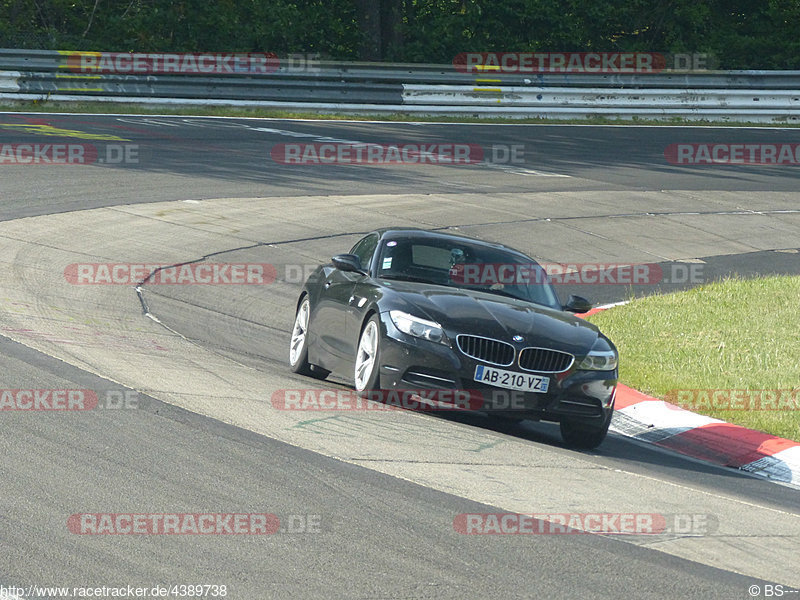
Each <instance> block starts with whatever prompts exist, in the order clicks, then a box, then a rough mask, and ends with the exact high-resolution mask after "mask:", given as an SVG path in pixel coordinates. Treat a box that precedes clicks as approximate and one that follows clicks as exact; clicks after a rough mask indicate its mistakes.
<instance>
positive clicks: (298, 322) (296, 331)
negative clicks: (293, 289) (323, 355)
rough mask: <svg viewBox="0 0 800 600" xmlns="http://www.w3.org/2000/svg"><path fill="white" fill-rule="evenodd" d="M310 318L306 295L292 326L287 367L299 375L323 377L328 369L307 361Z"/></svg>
mask: <svg viewBox="0 0 800 600" xmlns="http://www.w3.org/2000/svg"><path fill="white" fill-rule="evenodd" d="M310 319H311V303H310V302H309V301H308V296H306V297H305V298H303V301H302V302H301V303H300V306H299V307H298V309H297V315H295V318H294V327H292V341H291V342H290V343H289V368H290V369H291V370H292V371H293V372H295V373H299V374H300V375H308V376H310V377H314V378H316V379H325V378H326V377H327V376H328V375H329V374H330V371H326V370H325V369H321V368H319V367H317V366H314V365H312V364H311V363H309V362H308V323H309V320H310Z"/></svg>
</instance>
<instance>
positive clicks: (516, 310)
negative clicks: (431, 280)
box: [384, 281, 600, 355]
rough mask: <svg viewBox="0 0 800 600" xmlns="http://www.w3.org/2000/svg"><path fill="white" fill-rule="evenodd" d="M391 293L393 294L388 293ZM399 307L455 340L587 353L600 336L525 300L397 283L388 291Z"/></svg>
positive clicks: (572, 318)
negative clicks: (465, 337)
mask: <svg viewBox="0 0 800 600" xmlns="http://www.w3.org/2000/svg"><path fill="white" fill-rule="evenodd" d="M387 288H388V289H387ZM384 290H385V292H387V295H388V296H391V297H393V299H394V302H390V303H388V304H389V306H387V307H386V309H387V310H391V309H394V308H397V309H399V310H403V311H405V312H408V313H410V314H413V315H416V316H419V317H422V318H427V319H430V320H433V321H436V322H437V323H439V324H440V325H442V326H443V327H444V329H445V332H446V333H447V334H448V335H449V336H452V335H457V334H462V333H463V334H472V335H479V336H484V337H490V338H495V339H501V340H503V341H506V342H509V343H512V342H513V340H512V338H513V336H514V335H521V336H522V337H523V338H524V341H523V342H522V344H524V345H525V346H541V347H546V348H552V349H558V350H563V351H565V352H570V353H571V354H577V355H580V354H586V353H587V352H588V351H589V350H590V349H591V347H592V345H593V344H594V342H595V341H596V340H597V338H598V336H600V332H599V330H598V329H597V327H596V326H594V325H592V324H591V323H588V322H586V321H585V320H583V319H581V318H579V317H576V316H574V315H572V314H570V313H566V312H563V311H560V310H556V309H552V308H547V307H545V306H540V305H538V304H533V303H531V302H525V301H524V300H515V299H513V298H509V297H506V296H500V295H498V294H490V293H485V292H478V291H472V290H464V289H456V288H444V287H441V286H431V285H426V284H419V283H411V282H399V281H392V282H391V284H390V285H387V286H385V287H384Z"/></svg>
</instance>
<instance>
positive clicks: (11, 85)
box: [0, 49, 800, 123]
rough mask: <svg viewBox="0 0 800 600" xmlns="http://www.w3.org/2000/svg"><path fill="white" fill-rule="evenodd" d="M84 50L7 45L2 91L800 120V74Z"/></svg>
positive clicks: (73, 97) (397, 108)
mask: <svg viewBox="0 0 800 600" xmlns="http://www.w3.org/2000/svg"><path fill="white" fill-rule="evenodd" d="M70 54H72V55H73V58H74V56H75V55H76V54H79V53H67V52H57V51H48V50H14V49H0V98H1V99H4V100H46V99H49V100H54V101H67V102H71V101H88V100H94V101H102V102H127V103H148V104H173V105H175V104H182V105H229V106H254V107H258V106H262V107H270V108H284V109H289V110H303V109H307V110H315V111H316V110H323V111H325V110H327V111H332V112H361V113H363V112H367V113H387V112H401V113H411V114H449V115H460V116H465V115H466V116H469V115H484V116H491V115H494V116H516V117H526V116H530V117H543V118H581V117H591V116H605V117H609V118H635V117H643V118H648V119H650V118H672V117H678V118H685V119H704V120H712V121H755V122H776V123H779V122H783V123H785V122H800V71H700V72H677V71H662V72H659V73H522V74H520V73H497V72H487V73H484V74H475V73H466V72H461V71H459V70H458V69H456V68H455V67H454V66H453V65H423V64H390V63H342V62H320V63H317V64H315V65H314V68H311V69H307V68H306V69H292V68H291V66H287V65H286V64H281V65H280V66H277V67H276V69H275V70H274V71H273V72H268V73H251V72H248V73H219V74H208V75H202V74H178V73H174V74H168V75H165V74H136V75H134V74H120V73H93V72H80V71H76V70H75V69H71V68H70V65H69V64H68V59H69V56H70Z"/></svg>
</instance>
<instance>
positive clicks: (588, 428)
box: [560, 410, 614, 450]
mask: <svg viewBox="0 0 800 600" xmlns="http://www.w3.org/2000/svg"><path fill="white" fill-rule="evenodd" d="M613 414H614V411H613V410H610V411H608V415H606V416H605V417H604V418H603V421H602V422H601V423H599V424H597V425H594V426H592V425H588V424H586V423H585V422H581V421H571V420H570V419H563V420H562V421H561V423H560V425H561V438H562V439H563V440H564V443H566V444H567V445H568V446H571V447H573V448H577V449H579V450H594V449H595V448H597V447H598V446H599V445H600V444H602V443H603V440H605V439H606V435H607V434H608V427H609V425H611V417H612V416H613Z"/></svg>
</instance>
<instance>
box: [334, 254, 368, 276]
mask: <svg viewBox="0 0 800 600" xmlns="http://www.w3.org/2000/svg"><path fill="white" fill-rule="evenodd" d="M331 262H332V263H333V266H334V267H336V268H337V269H339V270H340V271H344V272H346V273H361V274H362V275H366V274H367V272H366V271H364V269H363V268H362V266H361V259H360V258H358V256H356V255H355V254H337V255H336V256H334V257H333V258H331Z"/></svg>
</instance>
